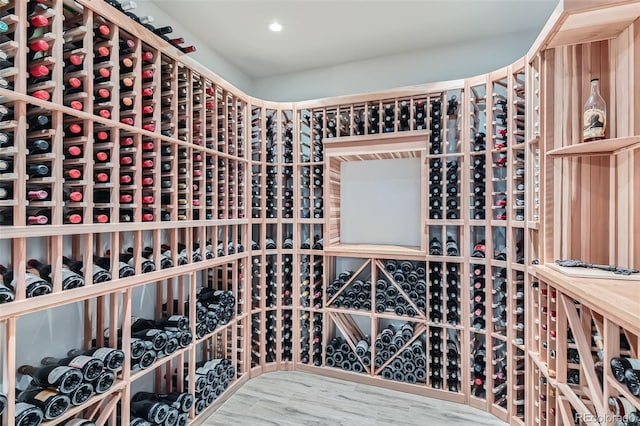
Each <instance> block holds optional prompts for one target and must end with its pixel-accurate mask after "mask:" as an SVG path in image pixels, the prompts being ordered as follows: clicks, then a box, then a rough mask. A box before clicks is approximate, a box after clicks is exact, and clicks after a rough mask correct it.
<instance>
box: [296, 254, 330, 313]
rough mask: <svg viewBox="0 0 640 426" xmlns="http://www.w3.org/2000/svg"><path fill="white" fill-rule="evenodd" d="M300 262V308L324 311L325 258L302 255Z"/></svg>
mask: <svg viewBox="0 0 640 426" xmlns="http://www.w3.org/2000/svg"><path fill="white" fill-rule="evenodd" d="M300 260H301V263H300V306H301V307H302V308H303V309H305V308H307V309H308V308H312V309H316V310H318V309H322V299H323V292H322V289H323V282H322V280H323V276H324V258H323V257H322V256H311V255H302V256H300Z"/></svg>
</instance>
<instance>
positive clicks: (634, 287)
mask: <svg viewBox="0 0 640 426" xmlns="http://www.w3.org/2000/svg"><path fill="white" fill-rule="evenodd" d="M567 269H575V268H561V267H558V266H557V265H553V266H552V264H544V265H536V266H533V270H534V271H535V272H536V275H537V276H538V277H539V278H540V279H544V280H545V281H547V282H549V283H550V284H553V285H554V286H556V287H557V288H558V289H559V290H562V291H563V292H565V293H566V294H568V295H569V296H570V297H573V298H575V299H577V300H580V301H581V302H583V303H584V304H586V305H588V306H590V307H591V308H592V309H597V310H598V311H601V312H606V313H607V315H608V317H610V318H611V320H612V321H614V322H616V323H617V324H619V325H620V326H622V327H624V328H625V329H628V330H630V331H633V332H634V333H637V334H640V299H639V298H638V293H639V288H640V277H639V278H633V279H628V280H627V279H617V277H618V276H617V275H616V274H613V273H606V272H604V271H591V270H587V269H585V270H582V271H580V272H579V274H580V276H571V275H568V274H567V273H565V270H567ZM567 272H569V273H573V272H572V271H567ZM601 272H604V274H607V275H608V276H606V277H603V274H602V273H601ZM588 276H590V277H591V278H587V277H588Z"/></svg>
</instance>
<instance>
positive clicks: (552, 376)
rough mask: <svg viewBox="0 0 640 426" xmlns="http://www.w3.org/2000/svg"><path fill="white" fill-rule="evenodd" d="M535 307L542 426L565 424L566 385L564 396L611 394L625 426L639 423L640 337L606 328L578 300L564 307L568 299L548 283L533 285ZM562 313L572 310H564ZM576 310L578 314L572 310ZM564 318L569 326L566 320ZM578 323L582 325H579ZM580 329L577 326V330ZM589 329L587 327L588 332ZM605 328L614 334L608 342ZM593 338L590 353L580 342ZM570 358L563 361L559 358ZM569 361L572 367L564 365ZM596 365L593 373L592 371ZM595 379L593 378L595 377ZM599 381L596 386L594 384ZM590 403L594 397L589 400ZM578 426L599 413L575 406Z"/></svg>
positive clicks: (537, 389)
mask: <svg viewBox="0 0 640 426" xmlns="http://www.w3.org/2000/svg"><path fill="white" fill-rule="evenodd" d="M531 291H532V293H531V294H532V307H533V309H534V323H535V324H536V326H537V327H536V329H535V330H534V341H535V344H536V349H537V352H536V353H535V354H534V355H531V356H532V357H533V358H534V363H535V364H536V373H537V377H538V380H539V381H536V382H535V383H534V385H533V389H534V391H535V392H536V394H537V395H539V397H538V398H537V400H536V403H535V410H534V414H535V416H536V423H538V424H556V423H557V422H558V421H559V420H560V416H559V403H560V401H559V398H560V397H561V396H562V395H560V392H559V387H560V386H559V384H560V383H563V384H564V383H566V384H567V385H568V388H566V389H567V390H564V389H563V390H562V392H575V393H576V394H580V393H581V389H583V388H585V387H589V388H590V389H592V391H593V388H592V387H595V389H597V390H596V391H600V392H602V391H603V389H604V388H605V386H604V385H605V381H606V382H607V385H608V392H606V393H605V400H606V405H607V406H608V409H609V413H610V414H612V415H613V416H615V417H614V418H615V420H616V421H617V422H618V423H617V424H620V425H636V424H638V421H640V360H639V359H637V357H635V358H634V354H635V352H634V349H635V347H634V345H635V343H634V344H632V343H631V342H634V341H635V339H637V336H635V335H633V334H631V333H629V332H627V331H625V330H624V329H623V328H622V327H619V326H617V325H616V324H606V322H610V321H611V320H609V319H604V321H605V323H604V324H603V318H602V317H601V316H600V315H599V314H598V313H596V312H593V311H591V309H589V308H588V307H587V306H584V305H582V304H580V303H578V302H577V301H574V303H571V304H564V303H562V302H561V300H560V298H561V297H565V298H567V296H563V295H562V294H561V293H560V291H558V290H556V289H555V288H554V287H553V286H551V285H549V284H547V283H545V282H543V281H535V282H533V283H532V287H531ZM560 310H567V311H566V312H562V313H561V312H560ZM569 311H573V312H569ZM560 318H564V322H562V321H560V320H559V319H560ZM576 320H577V323H576ZM574 327H577V328H574ZM585 327H587V328H585ZM603 328H605V329H607V330H611V332H610V333H609V334H608V338H609V339H611V342H608V341H606V340H605V338H606V337H607V335H603V334H602V330H603ZM583 337H584V338H587V339H589V344H588V346H587V347H586V348H587V349H588V350H587V351H586V352H584V351H585V347H584V345H580V344H579V343H578V342H577V339H578V338H583ZM560 353H564V354H566V360H560V359H558V354H560ZM560 363H566V368H563V366H561V365H559V364H560ZM590 366H592V367H591V368H593V370H589V368H590ZM589 376H590V377H589ZM594 378H595V381H596V382H595V383H593V382H592V380H593V379H594ZM587 398H588V399H590V398H591V397H587ZM572 410H573V411H574V417H573V418H574V421H575V424H581V421H585V420H587V419H588V418H595V416H596V413H593V412H583V411H580V407H575V406H572Z"/></svg>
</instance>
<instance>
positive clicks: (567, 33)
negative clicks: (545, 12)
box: [527, 0, 640, 58]
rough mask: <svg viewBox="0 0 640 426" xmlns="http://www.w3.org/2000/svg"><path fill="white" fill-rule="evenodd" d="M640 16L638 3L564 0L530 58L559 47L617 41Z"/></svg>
mask: <svg viewBox="0 0 640 426" xmlns="http://www.w3.org/2000/svg"><path fill="white" fill-rule="evenodd" d="M638 17H640V3H639V2H638V1H637V0H604V1H598V2H590V1H585V0H561V1H560V3H559V4H558V6H557V7H556V9H555V10H554V11H553V13H552V14H551V17H550V18H549V20H548V21H547V23H546V25H545V26H544V28H543V29H542V31H541V32H540V34H539V35H538V37H537V38H536V40H535V42H534V43H533V46H532V47H531V48H530V49H529V53H528V54H527V56H528V57H530V58H533V57H534V56H535V55H536V54H537V53H539V52H541V51H543V50H545V49H552V48H554V47H558V46H565V45H571V44H579V43H591V42H595V41H600V40H606V39H611V38H615V37H617V36H618V35H619V34H620V33H621V32H622V31H624V30H625V29H626V28H627V27H629V25H631V24H632V23H633V21H635V20H636V19H638Z"/></svg>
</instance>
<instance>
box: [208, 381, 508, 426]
mask: <svg viewBox="0 0 640 426" xmlns="http://www.w3.org/2000/svg"><path fill="white" fill-rule="evenodd" d="M203 425H206V426H212V425H229V426H237V425H241V426H266V425H275V426H301V425H305V426H324V425H327V426H328V425H331V426H337V425H341V426H371V425H385V426H387V425H389V426H391V425H392V426H403V425H412V426H418V425H419V426H426V425H433V426H442V425H455V426H484V425H492V426H493V425H496V426H498V425H500V426H502V425H506V423H504V422H502V421H500V420H498V419H497V418H496V417H494V416H492V415H491V414H488V413H485V412H484V411H480V410H477V409H474V408H471V407H468V406H466V405H462V404H455V403H452V402H446V401H440V400H437V399H432V398H425V397H422V396H417V395H412V394H408V393H404V392H398V391H392V390H387V389H382V388H378V387H374V386H369V385H362V384H358V383H353V382H347V381H344V380H338V379H333V378H328V377H323V376H319V375H315V374H308V373H301V372H293V371H279V372H275V373H268V374H264V375H262V376H259V377H256V378H254V379H251V380H249V381H248V382H247V383H246V384H244V385H243V386H242V387H241V388H240V389H239V390H238V391H237V392H236V394H235V395H233V396H231V398H229V400H227V401H226V402H225V403H224V404H223V405H222V406H221V407H220V408H219V409H218V411H216V412H215V413H214V414H213V415H212V416H211V417H209V419H207V420H206V421H205V422H204V423H203Z"/></svg>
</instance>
